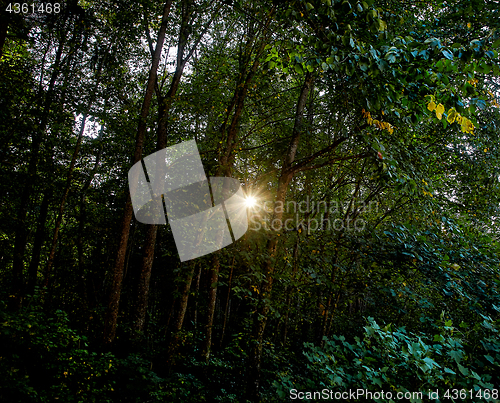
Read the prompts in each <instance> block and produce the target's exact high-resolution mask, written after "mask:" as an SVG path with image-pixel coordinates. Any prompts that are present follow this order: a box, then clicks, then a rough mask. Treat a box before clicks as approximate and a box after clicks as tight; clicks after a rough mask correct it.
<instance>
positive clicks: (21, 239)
mask: <svg viewBox="0 0 500 403" xmlns="http://www.w3.org/2000/svg"><path fill="white" fill-rule="evenodd" d="M64 46H65V39H64V38H63V39H62V40H61V42H59V46H58V48H57V51H56V57H55V60H54V63H53V67H52V74H51V77H50V81H49V85H48V89H47V92H46V94H45V102H44V105H43V107H42V111H41V119H40V125H39V127H38V130H36V131H33V132H32V141H31V152H30V160H29V162H28V170H27V174H26V183H25V185H24V188H23V190H22V193H21V199H20V203H19V206H20V207H19V212H18V214H17V228H16V231H15V240H14V259H13V264H12V272H13V290H12V294H13V295H14V300H13V301H12V305H13V307H14V308H20V307H21V304H22V299H23V293H24V251H25V249H26V243H27V241H28V232H29V231H28V225H27V223H26V217H27V215H28V208H29V201H30V198H31V194H32V191H33V186H34V184H35V182H36V175H37V169H38V160H39V158H40V155H39V154H40V147H41V143H42V139H43V135H44V133H45V131H46V128H47V124H48V117H49V110H50V106H51V104H52V99H53V97H54V88H55V85H56V81H57V78H58V76H59V73H60V70H61V66H60V64H61V56H62V53H63V49H64Z"/></svg>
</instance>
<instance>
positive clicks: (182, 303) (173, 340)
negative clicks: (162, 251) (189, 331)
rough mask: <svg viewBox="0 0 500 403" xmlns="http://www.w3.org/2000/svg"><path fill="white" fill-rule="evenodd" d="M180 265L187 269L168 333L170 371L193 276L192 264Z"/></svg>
mask: <svg viewBox="0 0 500 403" xmlns="http://www.w3.org/2000/svg"><path fill="white" fill-rule="evenodd" d="M182 265H183V266H184V267H185V268H186V269H187V277H186V282H185V283H184V286H183V288H182V292H181V296H180V298H179V308H178V310H177V315H176V316H175V319H174V323H173V326H172V332H171V333H170V337H169V343H168V351H167V359H166V361H167V368H168V370H169V371H170V370H171V369H172V367H173V366H174V364H175V353H176V352H177V348H178V347H179V332H180V331H181V329H182V325H183V323H184V317H185V316H186V310H187V306H188V300H189V290H190V289H191V282H192V280H193V275H194V268H195V263H194V262H192V261H191V262H188V263H182Z"/></svg>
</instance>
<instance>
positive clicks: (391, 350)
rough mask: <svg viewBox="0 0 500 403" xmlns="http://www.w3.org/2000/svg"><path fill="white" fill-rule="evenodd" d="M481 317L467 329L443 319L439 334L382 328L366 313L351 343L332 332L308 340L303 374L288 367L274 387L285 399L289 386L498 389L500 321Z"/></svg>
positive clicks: (340, 388)
mask: <svg viewBox="0 0 500 403" xmlns="http://www.w3.org/2000/svg"><path fill="white" fill-rule="evenodd" d="M483 319H484V320H483V322H482V323H479V324H478V325H477V326H475V327H474V328H473V329H471V330H469V332H465V331H464V329H457V328H455V327H453V326H452V323H451V321H444V319H443V323H442V324H440V325H436V326H435V328H436V334H434V335H425V334H416V333H409V332H407V331H406V330H405V329H404V328H398V329H395V330H391V326H390V325H387V326H385V327H384V328H381V327H380V326H379V325H378V324H377V323H376V322H375V320H374V319H373V318H368V319H367V325H366V326H365V327H364V334H363V338H359V337H355V338H354V341H353V342H349V341H347V340H346V339H345V337H344V336H334V337H333V338H332V339H331V340H328V339H326V338H325V339H324V346H323V347H319V346H315V345H313V344H312V343H305V344H304V346H305V351H304V352H303V353H304V356H305V357H306V364H305V367H306V371H305V374H290V373H286V372H284V373H282V374H281V376H280V378H281V380H280V382H275V383H274V386H275V387H276V388H277V392H278V394H279V396H280V397H281V398H285V397H286V396H288V395H289V392H290V390H291V389H297V390H309V391H310V390H321V389H323V388H328V389H330V390H335V391H345V390H348V389H360V388H361V389H365V390H368V391H375V390H378V391H381V390H384V391H391V392H393V393H395V392H397V391H400V392H408V391H409V392H415V391H418V392H424V399H425V398H426V393H427V391H429V390H433V391H435V390H436V389H439V390H447V389H452V388H454V389H467V390H470V389H473V390H479V389H492V388H497V389H498V387H499V383H498V373H499V371H500V341H499V340H498V329H497V327H496V325H497V324H495V323H494V322H493V321H492V320H491V319H490V318H487V317H484V318H483ZM463 326H465V325H463ZM486 400H487V399H486ZM415 401H419V400H415Z"/></svg>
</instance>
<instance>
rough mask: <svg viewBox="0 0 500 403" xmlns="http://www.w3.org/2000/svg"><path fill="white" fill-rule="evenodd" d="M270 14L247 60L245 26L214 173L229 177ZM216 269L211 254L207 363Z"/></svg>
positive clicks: (250, 44)
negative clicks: (223, 146)
mask: <svg viewBox="0 0 500 403" xmlns="http://www.w3.org/2000/svg"><path fill="white" fill-rule="evenodd" d="M273 14H274V7H273V8H272V9H271V11H270V13H269V15H268V18H267V20H266V24H265V27H264V28H263V29H262V32H263V35H264V37H263V39H262V40H261V42H260V44H259V47H258V50H257V55H256V57H255V59H254V61H253V63H252V64H251V65H250V63H251V54H252V52H251V49H252V48H253V46H254V44H255V43H256V41H255V37H256V35H255V33H254V31H253V26H251V27H250V28H249V31H250V32H249V40H248V41H247V43H246V46H245V49H244V54H243V55H241V56H242V59H243V63H242V66H241V73H240V76H239V78H238V83H237V86H236V90H235V93H234V95H233V98H232V100H231V103H230V105H229V107H228V108H227V110H228V113H227V115H226V119H225V121H224V123H223V124H222V127H221V129H220V132H221V133H222V136H223V139H224V135H226V138H225V152H224V153H222V157H221V159H220V163H219V166H218V169H217V174H216V176H230V175H231V169H232V165H233V159H234V152H233V151H234V149H235V148H236V146H237V138H238V131H239V123H240V119H241V116H242V114H243V108H244V105H245V99H246V96H247V93H248V88H249V87H250V84H251V83H252V81H253V79H254V77H255V74H256V72H257V69H258V67H259V65H260V55H261V54H262V52H263V51H264V47H265V45H266V43H267V35H268V32H267V27H268V26H269V23H270V22H271V17H272V15H273ZM233 109H234V114H233V116H232V119H231V124H230V126H229V128H228V129H227V130H226V127H227V124H228V122H229V114H230V113H231V111H232V110H233ZM219 270H220V262H219V253H215V254H214V256H213V258H212V269H211V272H210V289H209V290H208V310H207V318H206V323H207V324H206V328H205V329H206V330H205V339H204V341H203V344H202V347H201V351H202V357H203V358H204V360H205V361H207V362H208V359H209V358H210V350H211V348H212V329H213V321H214V311H215V303H216V298H217V283H218V281H219Z"/></svg>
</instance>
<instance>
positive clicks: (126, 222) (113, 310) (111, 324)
mask: <svg viewBox="0 0 500 403" xmlns="http://www.w3.org/2000/svg"><path fill="white" fill-rule="evenodd" d="M171 5H172V0H167V2H166V3H165V5H164V7H163V16H162V23H161V26H160V30H159V32H158V38H157V40H156V47H155V53H154V55H153V60H152V63H151V68H150V70H149V77H148V83H147V86H146V93H145V95H144V100H143V103H142V108H141V114H140V117H139V124H138V127H137V134H136V139H135V150H134V156H133V159H132V165H133V164H135V163H136V162H138V161H140V159H141V157H142V148H143V143H144V136H145V134H146V128H147V127H146V119H147V117H148V114H149V108H150V106H151V100H152V98H153V93H154V88H155V84H156V72H157V71H158V65H159V63H160V56H161V51H162V48H163V43H164V41H165V32H166V29H167V18H168V16H169V14H170V7H171ZM132 215H133V209H132V200H131V198H130V193H129V192H127V201H126V202H125V207H124V209H123V218H122V225H121V231H120V238H119V242H118V250H117V252H116V259H115V264H114V267H113V277H112V283H111V291H110V294H109V301H108V308H107V311H106V317H105V320H104V334H103V338H104V343H105V344H108V345H109V344H111V343H112V342H113V340H114V339H115V336H116V324H117V322H118V310H119V305H120V296H121V290H122V282H123V270H124V267H125V257H126V254H127V244H128V237H129V233H130V222H131V221H132Z"/></svg>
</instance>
